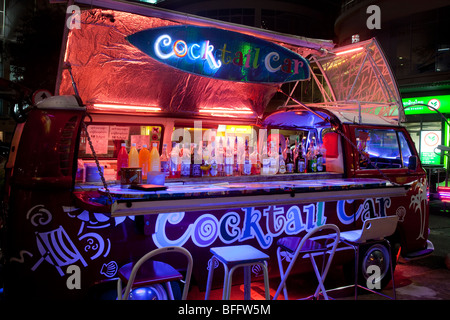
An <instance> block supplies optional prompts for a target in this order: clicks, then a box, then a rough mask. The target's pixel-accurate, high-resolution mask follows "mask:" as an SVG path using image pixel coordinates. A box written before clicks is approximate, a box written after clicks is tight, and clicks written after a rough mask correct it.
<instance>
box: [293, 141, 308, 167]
mask: <svg viewBox="0 0 450 320" xmlns="http://www.w3.org/2000/svg"><path fill="white" fill-rule="evenodd" d="M295 164H296V166H295V172H297V173H304V172H306V159H305V156H304V148H303V143H298V145H297V159H296V163H295Z"/></svg>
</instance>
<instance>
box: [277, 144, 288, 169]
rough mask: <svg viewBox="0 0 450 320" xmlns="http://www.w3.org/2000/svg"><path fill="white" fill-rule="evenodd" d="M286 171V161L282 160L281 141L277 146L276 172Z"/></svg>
mask: <svg viewBox="0 0 450 320" xmlns="http://www.w3.org/2000/svg"><path fill="white" fill-rule="evenodd" d="M285 172H286V161H285V160H284V156H283V150H282V149H281V143H280V145H279V147H278V173H281V174H283V173H285Z"/></svg>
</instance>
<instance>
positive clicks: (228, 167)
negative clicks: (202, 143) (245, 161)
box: [225, 138, 233, 177]
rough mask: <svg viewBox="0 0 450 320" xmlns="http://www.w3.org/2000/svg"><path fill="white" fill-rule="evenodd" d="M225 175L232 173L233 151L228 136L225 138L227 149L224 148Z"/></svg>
mask: <svg viewBox="0 0 450 320" xmlns="http://www.w3.org/2000/svg"><path fill="white" fill-rule="evenodd" d="M225 175H226V176H227V177H229V176H232V175H233V153H232V151H231V146H230V138H227V149H226V150H225Z"/></svg>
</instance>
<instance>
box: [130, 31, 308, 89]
mask: <svg viewBox="0 0 450 320" xmlns="http://www.w3.org/2000/svg"><path fill="white" fill-rule="evenodd" d="M127 40H128V41H129V42H130V43H131V44H132V45H134V46H135V47H137V48H138V49H140V50H141V51H143V52H144V53H146V54H147V55H149V56H150V57H152V58H153V59H156V60H158V61H159V62H162V63H164V64H167V65H169V66H172V67H174V68H177V69H180V70H183V71H185V72H189V73H193V74H197V75H201V76H206V77H212V78H216V79H221V80H231V81H239V82H254V83H283V82H290V81H298V80H305V79H309V77H310V73H309V65H308V61H307V60H305V59H304V58H303V57H302V56H300V55H298V54H297V53H295V52H293V51H291V50H288V49H286V48H284V47H282V46H279V45H277V44H274V43H272V42H269V41H265V40H262V39H259V38H256V37H252V36H249V35H245V34H241V33H237V32H232V31H227V30H222V29H216V28H206V27H196V26H171V27H160V28H153V29H147V30H143V31H140V32H137V33H135V34H132V35H130V36H128V37H127Z"/></svg>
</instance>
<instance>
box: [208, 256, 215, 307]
mask: <svg viewBox="0 0 450 320" xmlns="http://www.w3.org/2000/svg"><path fill="white" fill-rule="evenodd" d="M215 260H216V258H215V257H214V256H213V257H212V258H211V259H210V260H209V261H210V263H209V271H208V281H207V282H206V292H205V300H209V294H210V292H211V285H212V280H213V275H214V265H215Z"/></svg>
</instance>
